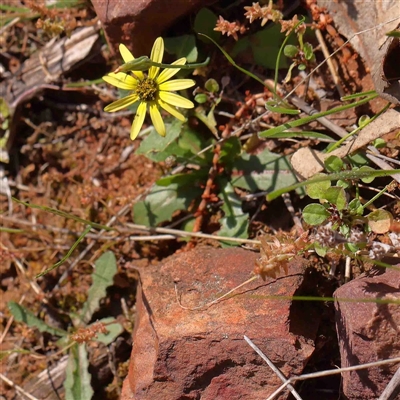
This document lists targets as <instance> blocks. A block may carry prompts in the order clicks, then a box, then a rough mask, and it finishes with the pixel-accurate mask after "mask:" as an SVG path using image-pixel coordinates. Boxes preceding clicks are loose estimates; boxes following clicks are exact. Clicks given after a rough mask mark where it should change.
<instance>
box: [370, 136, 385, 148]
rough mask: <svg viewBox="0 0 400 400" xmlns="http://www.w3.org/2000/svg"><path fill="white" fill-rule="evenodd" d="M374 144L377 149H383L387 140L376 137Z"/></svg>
mask: <svg viewBox="0 0 400 400" xmlns="http://www.w3.org/2000/svg"><path fill="white" fill-rule="evenodd" d="M373 146H374V147H376V148H377V149H382V148H383V147H386V141H385V140H384V139H382V138H378V139H375V140H374V142H373Z"/></svg>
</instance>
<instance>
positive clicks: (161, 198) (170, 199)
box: [133, 183, 202, 226]
mask: <svg viewBox="0 0 400 400" xmlns="http://www.w3.org/2000/svg"><path fill="white" fill-rule="evenodd" d="M201 193H202V190H201V189H200V187H195V186H193V185H186V186H180V185H178V184H176V183H172V184H170V185H169V186H168V187H163V186H158V185H154V186H153V187H152V188H151V191H150V193H149V194H148V195H147V196H146V198H145V200H143V201H139V202H138V203H136V204H135V205H134V206H133V215H134V220H135V223H136V224H141V225H146V226H156V225H157V224H159V223H160V222H163V221H169V220H170V219H171V218H172V214H173V213H174V212H175V211H177V210H187V209H188V207H189V206H190V204H191V202H192V201H193V200H194V199H196V198H199V197H200V196H201Z"/></svg>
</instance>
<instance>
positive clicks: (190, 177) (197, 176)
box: [156, 169, 207, 186]
mask: <svg viewBox="0 0 400 400" xmlns="http://www.w3.org/2000/svg"><path fill="white" fill-rule="evenodd" d="M206 179H207V171H205V170H204V169H201V170H199V171H191V172H186V173H183V174H175V175H170V176H166V177H164V178H161V179H159V180H158V181H157V182H156V185H158V186H169V185H171V184H173V183H176V184H177V185H179V186H185V185H188V184H192V185H193V186H196V183H197V182H198V183H200V182H205V181H206Z"/></svg>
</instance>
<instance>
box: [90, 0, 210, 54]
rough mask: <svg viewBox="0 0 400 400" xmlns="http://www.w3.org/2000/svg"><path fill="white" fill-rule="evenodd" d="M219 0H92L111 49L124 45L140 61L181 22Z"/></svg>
mask: <svg viewBox="0 0 400 400" xmlns="http://www.w3.org/2000/svg"><path fill="white" fill-rule="evenodd" d="M213 2H215V0H174V1H170V0H141V1H139V0H136V1H126V0H92V3H93V7H94V9H95V11H96V13H97V15H98V17H99V19H100V21H101V23H102V25H103V27H104V31H105V33H106V37H107V40H108V42H109V44H110V47H111V48H113V49H114V50H116V49H117V48H118V45H119V44H120V43H124V44H125V45H127V46H128V48H129V49H130V50H131V51H132V53H133V54H134V55H135V56H136V57H138V56H142V55H149V53H150V50H151V46H152V45H153V43H154V40H155V39H156V38H157V37H158V36H160V35H162V33H163V32H164V31H165V29H167V28H168V27H170V26H171V25H172V24H173V23H174V22H175V21H177V20H178V19H179V18H181V17H183V16H185V15H187V14H188V13H190V12H193V11H195V10H197V9H200V8H201V7H205V6H207V5H208V4H211V3H213Z"/></svg>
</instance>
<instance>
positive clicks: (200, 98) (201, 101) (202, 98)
mask: <svg viewBox="0 0 400 400" xmlns="http://www.w3.org/2000/svg"><path fill="white" fill-rule="evenodd" d="M207 100H208V96H207V95H206V94H205V93H199V94H196V96H194V101H196V102H197V103H199V104H204V103H205V102H207Z"/></svg>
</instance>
